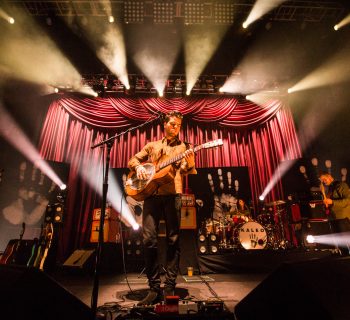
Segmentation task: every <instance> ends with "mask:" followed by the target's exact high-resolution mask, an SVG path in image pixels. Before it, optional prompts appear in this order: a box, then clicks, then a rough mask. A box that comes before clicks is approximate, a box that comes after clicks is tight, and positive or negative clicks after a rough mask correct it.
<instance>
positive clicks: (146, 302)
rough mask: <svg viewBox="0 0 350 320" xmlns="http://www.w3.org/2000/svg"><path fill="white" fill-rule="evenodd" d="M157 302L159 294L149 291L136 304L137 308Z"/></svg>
mask: <svg viewBox="0 0 350 320" xmlns="http://www.w3.org/2000/svg"><path fill="white" fill-rule="evenodd" d="M158 301H159V292H158V291H154V290H149V291H148V294H147V296H146V297H145V298H144V299H142V300H141V301H139V302H138V303H137V305H138V306H147V305H153V304H156V303H157V302H158Z"/></svg>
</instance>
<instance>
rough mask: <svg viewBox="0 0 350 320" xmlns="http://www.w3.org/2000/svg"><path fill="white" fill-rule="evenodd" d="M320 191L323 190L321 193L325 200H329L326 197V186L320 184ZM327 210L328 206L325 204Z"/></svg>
mask: <svg viewBox="0 0 350 320" xmlns="http://www.w3.org/2000/svg"><path fill="white" fill-rule="evenodd" d="M320 190H321V193H322V197H323V200H325V199H326V198H327V196H326V192H325V189H324V185H323V184H322V183H321V184H320ZM325 206H326V208H328V204H325Z"/></svg>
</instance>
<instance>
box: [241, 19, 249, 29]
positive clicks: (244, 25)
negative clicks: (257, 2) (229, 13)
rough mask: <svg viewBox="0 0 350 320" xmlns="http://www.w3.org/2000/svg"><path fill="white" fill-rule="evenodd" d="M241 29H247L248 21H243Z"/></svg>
mask: <svg viewBox="0 0 350 320" xmlns="http://www.w3.org/2000/svg"><path fill="white" fill-rule="evenodd" d="M242 27H243V29H247V28H248V22H247V21H244V22H243V24H242Z"/></svg>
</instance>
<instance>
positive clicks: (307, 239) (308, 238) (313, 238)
mask: <svg viewBox="0 0 350 320" xmlns="http://www.w3.org/2000/svg"><path fill="white" fill-rule="evenodd" d="M306 241H307V242H308V243H315V237H314V236H313V235H311V234H308V235H307V236H306Z"/></svg>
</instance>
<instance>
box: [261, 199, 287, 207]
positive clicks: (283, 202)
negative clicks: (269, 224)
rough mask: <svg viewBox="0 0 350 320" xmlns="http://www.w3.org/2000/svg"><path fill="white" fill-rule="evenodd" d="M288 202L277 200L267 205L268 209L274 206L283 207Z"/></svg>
mask: <svg viewBox="0 0 350 320" xmlns="http://www.w3.org/2000/svg"><path fill="white" fill-rule="evenodd" d="M285 203H286V202H285V201H283V200H276V201H272V202H269V203H266V205H267V206H268V207H272V206H281V205H282V204H285Z"/></svg>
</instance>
